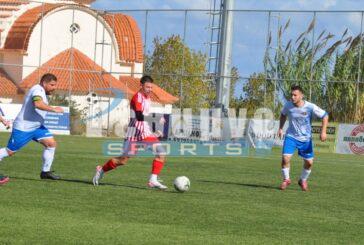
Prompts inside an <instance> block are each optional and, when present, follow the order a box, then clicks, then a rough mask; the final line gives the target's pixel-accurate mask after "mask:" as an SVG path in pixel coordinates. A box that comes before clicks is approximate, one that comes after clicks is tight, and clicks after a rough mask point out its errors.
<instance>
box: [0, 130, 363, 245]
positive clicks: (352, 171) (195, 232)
mask: <svg viewBox="0 0 364 245" xmlns="http://www.w3.org/2000/svg"><path fill="white" fill-rule="evenodd" d="M7 138H8V134H0V143H1V145H5V144H6V141H7ZM57 141H58V148H57V152H56V159H55V163H54V169H55V170H56V172H57V173H59V174H61V175H62V177H63V178H64V180H63V181H57V182H52V181H41V180H40V179H39V169H40V166H41V152H42V148H41V146H40V145H38V144H36V143H31V144H30V145H28V146H27V147H26V148H24V149H23V150H22V151H21V152H19V153H18V154H17V155H16V156H14V157H13V158H8V159H5V160H3V161H2V162H1V163H0V172H2V173H6V174H8V175H10V177H11V180H10V182H9V183H8V184H7V185H5V186H1V187H0V195H1V202H0V244H32V243H37V244H143V243H148V244H157V243H159V244H176V243H178V244H202V243H206V244H241V243H244V244H246V243H249V244H251V243H255V244H262V243H267V244H282V243H286V244H292V243H300V244H302V243H303V244H311V243H317V244H323V243H325V244H335V243H344V244H360V243H361V244H362V243H363V242H364V233H363V230H364V210H363V209H364V204H363V203H364V202H363V201H364V198H363V196H364V195H363V187H364V186H363V176H364V161H363V157H358V156H344V155H335V154H319V155H318V156H317V161H316V164H315V166H314V171H313V173H312V175H311V179H310V182H309V184H310V186H309V187H310V189H311V191H310V192H307V193H304V192H302V191H300V189H299V187H298V185H297V184H296V179H297V178H298V176H299V174H300V171H301V166H302V164H301V161H300V160H299V158H298V157H295V158H294V160H293V169H292V177H293V178H292V179H293V180H294V183H293V184H292V185H291V186H290V188H289V189H288V190H286V191H280V190H278V189H277V186H278V185H279V183H280V167H279V152H278V151H277V152H275V153H274V154H273V155H272V156H269V157H267V158H264V159H262V158H212V157H210V158H207V157H205V158H170V159H169V160H168V164H167V165H166V167H165V169H164V171H163V174H162V178H163V180H164V183H166V184H167V185H169V187H170V189H169V190H168V191H165V192H161V191H154V190H149V189H147V188H146V187H145V186H146V180H147V176H148V174H149V171H150V167H151V159H149V158H134V159H132V160H130V163H129V165H127V166H125V167H122V168H119V169H117V170H116V171H113V172H110V173H108V174H107V175H106V177H105V178H104V180H103V183H104V184H103V185H101V186H99V187H97V188H95V187H94V186H92V185H91V178H92V176H93V174H94V169H95V165H96V164H97V163H102V162H104V161H105V160H106V158H105V157H103V156H102V154H101V145H102V142H103V139H86V138H83V137H76V136H63V137H61V136H58V137H57ZM179 175H186V176H188V177H189V178H190V180H191V190H190V191H189V192H187V193H183V194H181V193H177V192H175V191H174V190H173V185H172V181H173V179H174V178H175V177H176V176H179Z"/></svg>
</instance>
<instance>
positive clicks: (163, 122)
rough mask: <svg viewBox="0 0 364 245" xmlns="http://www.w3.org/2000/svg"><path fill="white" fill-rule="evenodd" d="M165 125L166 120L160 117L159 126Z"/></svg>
mask: <svg viewBox="0 0 364 245" xmlns="http://www.w3.org/2000/svg"><path fill="white" fill-rule="evenodd" d="M165 123H166V119H164V117H161V119H159V124H162V125H163V124H165Z"/></svg>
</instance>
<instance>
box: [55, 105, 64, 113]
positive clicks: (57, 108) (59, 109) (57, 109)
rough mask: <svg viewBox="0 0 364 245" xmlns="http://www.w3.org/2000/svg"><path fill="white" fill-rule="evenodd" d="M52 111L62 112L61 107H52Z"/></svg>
mask: <svg viewBox="0 0 364 245" xmlns="http://www.w3.org/2000/svg"><path fill="white" fill-rule="evenodd" d="M53 112H57V113H63V108H62V107H59V106H57V107H53Z"/></svg>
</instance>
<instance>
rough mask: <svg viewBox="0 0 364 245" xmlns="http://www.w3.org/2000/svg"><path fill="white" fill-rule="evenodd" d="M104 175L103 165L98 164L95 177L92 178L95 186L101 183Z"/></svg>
mask: <svg viewBox="0 0 364 245" xmlns="http://www.w3.org/2000/svg"><path fill="white" fill-rule="evenodd" d="M103 176H104V170H102V167H101V166H96V173H95V176H94V178H93V179H92V183H93V184H94V186H97V185H99V181H100V180H101V179H102V177H103Z"/></svg>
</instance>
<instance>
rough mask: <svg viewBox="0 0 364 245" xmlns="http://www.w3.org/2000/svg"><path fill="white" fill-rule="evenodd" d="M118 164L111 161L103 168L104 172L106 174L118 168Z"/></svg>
mask: <svg viewBox="0 0 364 245" xmlns="http://www.w3.org/2000/svg"><path fill="white" fill-rule="evenodd" d="M116 167H117V166H116V164H115V163H114V162H113V161H112V160H111V159H110V160H109V161H107V162H106V163H105V164H104V166H103V167H102V170H104V172H107V171H110V170H113V169H114V168H116Z"/></svg>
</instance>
